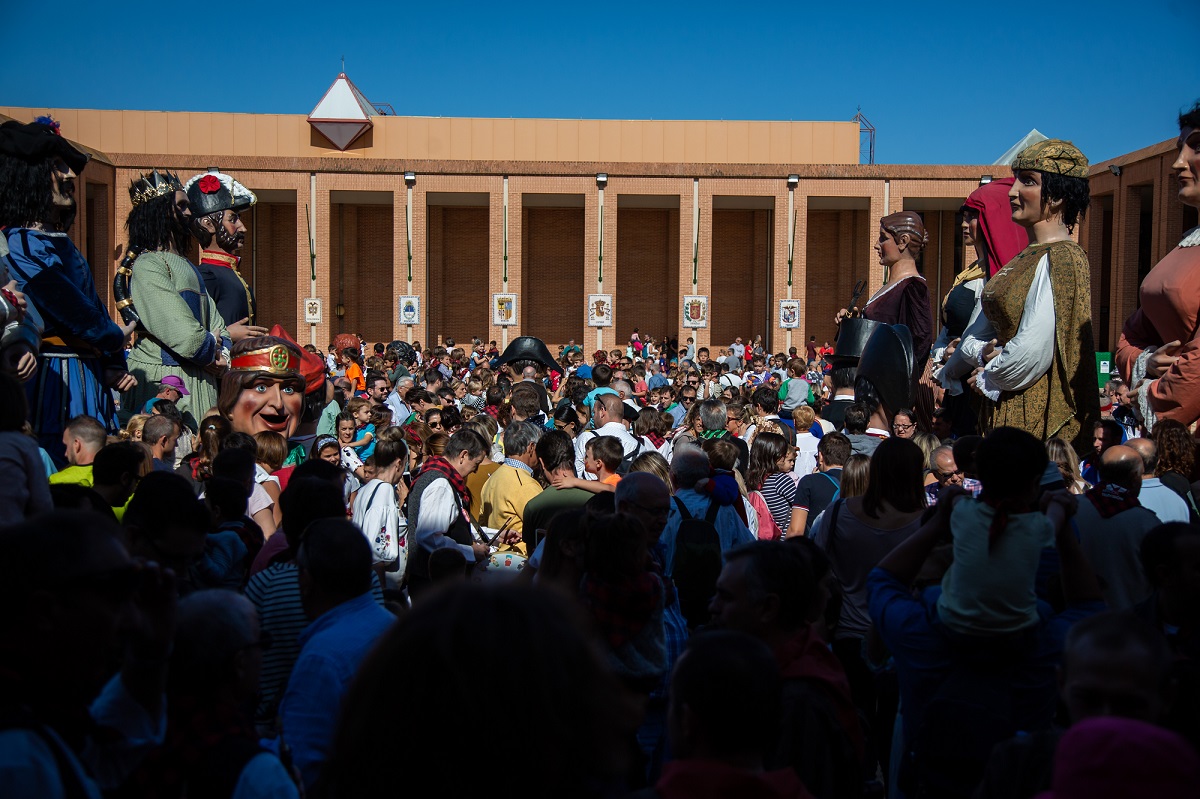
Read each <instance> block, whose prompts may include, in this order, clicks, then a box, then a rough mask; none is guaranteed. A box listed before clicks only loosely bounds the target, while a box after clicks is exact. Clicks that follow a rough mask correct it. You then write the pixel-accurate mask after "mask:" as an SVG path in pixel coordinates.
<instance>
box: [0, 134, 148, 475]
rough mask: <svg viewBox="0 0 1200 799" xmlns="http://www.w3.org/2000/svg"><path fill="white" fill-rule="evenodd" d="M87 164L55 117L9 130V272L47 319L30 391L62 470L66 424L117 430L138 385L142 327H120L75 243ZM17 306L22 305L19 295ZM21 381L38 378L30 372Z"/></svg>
mask: <svg viewBox="0 0 1200 799" xmlns="http://www.w3.org/2000/svg"><path fill="white" fill-rule="evenodd" d="M87 162H88V156H87V155H86V154H84V153H82V152H80V151H79V150H78V149H76V148H75V147H74V146H72V145H71V143H70V142H68V141H67V140H66V139H64V138H63V137H62V136H61V135H60V134H59V131H58V124H57V123H55V122H54V121H53V120H51V119H49V118H39V119H38V121H35V122H31V123H29V124H24V125H23V124H21V123H19V122H12V121H10V122H5V123H4V124H3V125H0V226H3V228H4V236H5V239H6V242H7V244H8V249H9V254H8V256H7V258H6V265H7V266H8V270H9V272H10V273H11V275H12V277H13V279H14V280H16V283H17V286H16V288H17V289H18V290H19V291H21V292H23V294H24V299H25V301H26V303H27V305H28V307H27V309H26V314H37V315H40V317H41V320H42V322H43V323H44V326H45V330H44V332H43V338H42V341H41V346H40V351H39V352H38V356H37V360H38V363H37V373H36V375H34V378H33V379H32V380H29V381H28V382H27V383H26V386H27V390H28V392H29V399H30V412H31V417H32V419H31V421H32V423H33V427H34V431H35V433H36V434H37V436H38V440H39V442H40V443H41V445H42V446H43V447H44V448H45V449H46V451H47V452H49V453H50V455H51V457H53V458H54V459H55V460H56V461H58V462H59V463H63V462H65V461H64V447H63V443H62V434H63V430H64V429H65V427H66V423H67V422H68V421H69V420H70V419H71V418H73V417H75V416H79V415H87V416H92V417H94V418H96V419H98V420H99V421H100V422H101V423H102V424H103V425H104V426H105V427H106V428H107V429H108V431H109V432H116V430H117V415H116V408H115V406H114V403H113V399H112V394H111V392H110V391H109V389H112V388H116V389H119V390H127V389H130V388H132V387H133V386H134V384H135V383H136V381H135V380H134V378H133V377H132V376H131V375H130V374H129V373H128V371H127V370H126V367H125V338H126V336H128V335H129V333H130V332H131V331H132V329H133V327H132V325H129V326H126V327H122V326H120V325H118V324H116V323H115V322H113V320H112V318H111V317H110V316H109V313H108V309H106V308H105V307H104V303H103V302H102V301H101V300H100V295H99V294H98V293H97V292H96V284H95V281H94V280H93V278H92V269H91V267H90V266H88V263H87V261H86V260H85V259H84V257H83V255H82V253H80V252H79V249H78V248H77V247H76V246H75V245H74V244H73V243H72V242H71V239H70V238H69V237H68V235H67V231H68V230H69V229H70V227H71V223H72V221H74V219H75V213H76V208H77V206H76V200H75V179H76V178H77V177H78V175H79V173H80V172H82V171H83V169H84V167H85V166H86V165H87ZM10 293H11V292H10ZM8 299H9V304H10V305H11V304H12V303H13V302H17V303H18V304H19V299H20V298H18V297H16V296H15V295H14V296H13V297H12V298H8ZM32 343H33V342H32V341H26V343H25V344H24V345H23V346H28V345H30V344H32ZM25 360H26V362H27V361H28V359H27V358H26V359H25ZM19 372H20V370H19ZM21 374H22V376H28V370H25V371H24V372H23V373H21Z"/></svg>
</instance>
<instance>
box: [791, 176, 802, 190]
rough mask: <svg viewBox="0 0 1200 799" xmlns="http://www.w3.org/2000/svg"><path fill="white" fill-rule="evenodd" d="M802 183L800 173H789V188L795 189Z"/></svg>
mask: <svg viewBox="0 0 1200 799" xmlns="http://www.w3.org/2000/svg"><path fill="white" fill-rule="evenodd" d="M798 185H800V176H799V175H788V189H794V188H796V187H797V186H798Z"/></svg>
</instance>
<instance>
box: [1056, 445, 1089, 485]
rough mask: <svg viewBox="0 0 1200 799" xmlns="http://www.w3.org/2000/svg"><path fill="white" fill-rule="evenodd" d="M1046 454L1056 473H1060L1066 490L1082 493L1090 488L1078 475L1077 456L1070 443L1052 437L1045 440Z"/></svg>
mask: <svg viewBox="0 0 1200 799" xmlns="http://www.w3.org/2000/svg"><path fill="white" fill-rule="evenodd" d="M1046 454H1047V455H1048V456H1049V457H1050V460H1051V461H1052V462H1053V463H1054V465H1055V466H1057V467H1058V473H1059V474H1061V475H1062V479H1063V482H1064V483H1066V486H1067V490H1068V491H1070V492H1071V493H1072V494H1082V493H1083V492H1084V491H1087V490H1088V488H1090V486H1088V484H1087V482H1085V481H1084V479H1083V478H1082V477H1080V476H1079V456H1078V455H1076V454H1075V450H1074V449H1072V448H1071V445H1070V444H1068V443H1067V442H1066V441H1063V440H1062V439H1061V438H1057V437H1055V438H1052V439H1050V440H1048V441H1047V442H1046Z"/></svg>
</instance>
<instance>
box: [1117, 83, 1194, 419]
mask: <svg viewBox="0 0 1200 799" xmlns="http://www.w3.org/2000/svg"><path fill="white" fill-rule="evenodd" d="M1172 168H1173V169H1174V170H1175V177H1176V179H1177V180H1178V182H1179V201H1180V202H1182V203H1183V204H1184V205H1190V206H1191V207H1193V208H1200V102H1198V103H1196V104H1195V105H1194V106H1192V108H1191V110H1190V111H1188V112H1187V113H1186V114H1183V115H1181V116H1180V117H1179V157H1178V158H1176V159H1175V163H1174V164H1173V165H1172ZM1141 300H1142V302H1141V307H1139V308H1138V309H1137V310H1136V311H1134V312H1133V315H1132V316H1130V317H1129V320H1128V321H1127V322H1125V328H1124V330H1122V331H1121V340H1120V342H1118V344H1117V353H1116V362H1117V368H1118V369H1119V370H1120V371H1121V375H1122V376H1123V377H1125V378H1126V380H1127V381H1128V382H1129V385H1130V386H1131V387H1132V388H1133V389H1134V390H1135V391H1136V393H1137V403H1138V407H1139V408H1140V410H1141V412H1142V418H1143V420H1144V423H1145V425H1146V428H1147V429H1152V428H1153V427H1154V423H1155V422H1156V421H1158V420H1159V419H1174V420H1175V421H1177V422H1181V423H1183V424H1185V425H1190V424H1192V423H1193V422H1195V421H1196V420H1197V419H1200V335H1198V333H1200V227H1197V228H1193V229H1192V230H1190V231H1189V232H1188V233H1187V234H1186V235H1185V236H1184V237H1183V240H1182V241H1180V242H1179V246H1177V247H1176V248H1175V249H1173V250H1171V252H1169V253H1167V255H1166V257H1165V258H1163V259H1162V260H1161V261H1159V262H1158V265H1157V266H1155V267H1154V268H1153V269H1151V270H1150V274H1148V275H1146V279H1145V280H1143V281H1142V288H1141Z"/></svg>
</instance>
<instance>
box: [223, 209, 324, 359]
mask: <svg viewBox="0 0 1200 799" xmlns="http://www.w3.org/2000/svg"><path fill="white" fill-rule="evenodd" d="M243 220H244V221H245V222H246V242H245V244H244V245H243V246H242V262H241V263H240V264H239V265H238V266H239V271H240V272H241V273H242V278H243V279H244V280H245V281H246V282H247V283H249V284H250V287H251V288H252V289H254V301H255V304H256V305H257V308H258V319H257V321H258V323H259V324H261V325H263V326H264V327H270V326H271V325H273V324H280V325H282V326H283V328H284V329H285V330H287V331H288V333H290V334H291V335H292V336H299V335H300V330H299V322H300V321H302V320H298V319H297V311H296V288H297V282H298V281H300V280H303V281H304V284H305V286H306V287H307V285H308V274H309V273H308V271H307V270H304V271H303V273H302V272H301V270H300V269H299V267H298V264H299V263H300V261H299V260H297V257H296V256H297V252H296V204H295V203H258V204H257V205H255V206H254V208H253V210H251V211H247V212H246V213H245V214H244V215H243ZM305 255H307V253H305ZM256 256H257V258H256ZM304 260H305V261H307V258H305V259H304ZM256 265H257V269H256V268H255V266H256ZM332 310H333V309H327V310H326V313H332ZM225 321H226V322H234V321H237V320H235V319H227V320H225Z"/></svg>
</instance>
